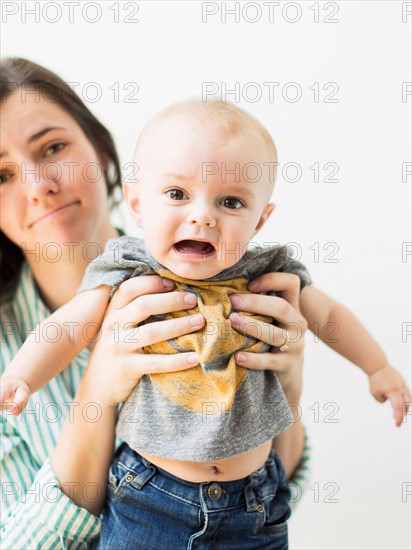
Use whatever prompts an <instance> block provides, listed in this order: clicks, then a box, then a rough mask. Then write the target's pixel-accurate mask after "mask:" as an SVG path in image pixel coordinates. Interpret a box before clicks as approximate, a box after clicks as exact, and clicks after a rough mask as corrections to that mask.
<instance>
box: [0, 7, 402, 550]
mask: <svg viewBox="0 0 412 550" xmlns="http://www.w3.org/2000/svg"><path fill="white" fill-rule="evenodd" d="M2 4H3V6H2V31H3V38H2V56H22V57H27V58H29V59H31V60H33V61H36V62H38V63H40V64H43V65H45V66H46V67H48V68H50V69H52V70H54V71H55V72H57V73H58V74H59V75H60V76H62V77H63V78H64V79H65V80H66V81H68V82H72V83H76V84H74V86H75V90H76V91H77V92H78V93H79V94H80V95H81V96H82V97H83V99H84V100H85V102H86V103H87V104H88V105H89V106H90V108H91V109H92V110H93V111H94V112H95V113H96V115H97V116H98V117H99V118H100V119H101V120H102V121H103V122H104V123H105V124H106V125H107V126H108V127H109V129H110V130H111V131H112V133H113V135H114V137H115V140H116V143H117V145H118V148H119V151H120V154H121V160H122V163H123V164H125V163H127V162H129V161H131V160H132V154H133V148H134V145H135V141H136V137H137V135H138V133H139V131H140V129H141V128H142V125H143V124H144V123H145V121H146V120H148V118H149V117H150V116H151V115H153V114H154V113H155V112H156V111H158V110H159V109H160V108H162V107H164V106H166V105H167V104H169V103H171V102H173V101H176V100H180V99H184V98H187V97H193V96H197V97H201V96H202V92H203V93H204V92H205V89H207V90H212V89H213V90H214V91H215V92H217V93H218V95H222V96H223V98H227V99H228V100H230V101H232V102H239V105H240V106H241V107H243V108H246V109H248V110H249V111H250V112H251V113H252V114H253V115H255V116H257V117H258V118H259V119H260V120H261V121H262V122H263V123H264V124H265V125H266V126H267V127H268V129H269V130H270V132H271V133H272V135H273V136H274V138H275V141H276V143H277V145H278V150H279V156H280V159H279V160H280V174H279V178H278V181H277V184H276V188H275V192H274V196H273V200H274V201H275V202H276V203H277V205H278V206H277V210H276V212H275V214H274V216H273V218H272V219H271V220H270V221H269V223H268V224H267V225H266V227H265V228H264V229H263V230H262V232H261V233H260V234H259V235H258V238H256V240H258V241H260V242H265V241H266V242H268V241H270V242H273V241H278V242H282V243H295V247H296V252H297V254H298V255H299V256H300V257H301V259H302V261H304V263H305V264H306V265H307V267H308V268H309V270H310V272H311V274H312V276H313V279H314V281H315V284H316V285H317V286H318V287H319V288H321V289H323V290H324V291H326V292H328V293H329V294H331V295H332V296H334V297H335V298H336V299H338V300H340V301H342V302H343V303H344V304H346V305H347V306H348V307H350V308H351V309H352V311H353V312H354V313H355V314H357V315H358V316H359V318H360V319H361V321H362V322H364V323H365V325H366V326H367V327H368V328H369V329H370V331H371V332H372V334H373V335H374V336H375V337H376V338H377V340H378V341H379V342H380V343H381V344H382V346H383V348H384V349H385V351H386V352H387V355H388V357H389V359H390V361H391V362H392V364H393V365H394V366H396V367H397V368H398V369H399V370H400V371H401V373H402V374H403V375H404V376H405V378H406V379H407V380H408V381H409V384H410V352H409V350H410V340H411V336H410V335H409V336H408V335H407V332H408V331H409V332H411V330H412V329H411V325H410V323H411V311H410V307H409V304H410V298H411V297H410V289H409V284H408V281H409V278H410V266H411V255H407V254H406V253H404V255H403V254H402V251H403V250H404V252H405V251H406V252H407V251H408V250H409V251H411V247H410V244H409V245H408V243H410V241H411V235H410V211H409V208H410V207H409V205H410V184H411V179H412V175H410V173H411V164H410V162H411V159H410V147H411V142H410V141H411V140H410V132H411V126H410V122H409V120H410V113H411V103H412V85H411V83H410V82H411V73H410V68H409V67H410V62H411V59H410V57H411V56H410V50H409V46H410V39H411V27H410V24H411V21H412V13H411V12H412V4H411V2H398V1H391V2H389V1H388V2H385V1H359V2H355V1H346V2H327V3H325V2H259V3H258V2H238V3H235V2H223V3H220V2H219V3H218V2H198V1H193V2H174V1H170V2H150V3H149V2H126V1H125V2H115V1H113V2H112V1H107V2H88V1H84V2H82V4H80V2H72V1H68V2H59V3H57V2H47V1H43V2H20V1H19V2H7V1H3V2H2ZM230 91H232V93H230ZM225 94H226V95H225ZM129 172H130V171H128V170H126V173H129ZM408 173H409V175H408ZM128 227H130V228H131V229H130V230H131V231H133V232H134V233H135V232H136V230H135V228H134V227H133V226H132V225H130V222H128ZM403 243H404V244H403ZM403 333H404V335H403ZM302 414H303V418H304V421H305V424H306V426H307V429H308V432H309V434H310V438H311V443H312V446H313V475H312V481H311V489H310V490H309V491H308V492H307V493H306V494H305V495H304V497H303V498H302V500H301V502H300V503H299V506H298V508H297V510H296V513H295V514H294V516H293V518H292V519H291V522H290V546H291V548H292V549H299V550H303V549H316V550H318V549H328V550H331V549H342V550H343V549H345V550H346V549H356V550H359V549H371V550H372V549H373V550H375V549H388V550H389V549H390V550H394V549H409V548H411V547H412V541H411V524H410V514H411V502H412V473H411V435H410V431H411V422H412V420H411V418H410V417H409V419H408V421H407V422H406V423H404V425H403V426H402V427H401V428H400V429H397V428H396V427H395V425H394V422H393V418H392V413H391V410H390V406H389V404H385V405H380V404H378V403H377V402H376V401H374V399H373V398H372V397H371V396H370V394H369V392H368V385H367V377H366V376H365V375H364V374H363V373H362V372H361V371H360V370H359V369H358V368H357V367H355V366H353V365H351V364H350V363H349V362H348V361H346V360H345V359H343V358H341V357H340V356H339V355H337V354H336V353H334V352H333V351H332V350H330V349H329V348H327V347H326V346H325V345H324V344H323V343H319V342H316V339H315V337H314V336H313V335H312V334H311V333H309V334H308V336H307V352H306V363H305V391H304V396H303V401H302Z"/></svg>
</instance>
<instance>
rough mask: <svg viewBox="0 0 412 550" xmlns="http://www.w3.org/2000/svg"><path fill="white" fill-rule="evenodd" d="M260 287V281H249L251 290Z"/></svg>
mask: <svg viewBox="0 0 412 550" xmlns="http://www.w3.org/2000/svg"><path fill="white" fill-rule="evenodd" d="M258 288H259V283H258V281H252V282H251V283H249V290H257V289H258Z"/></svg>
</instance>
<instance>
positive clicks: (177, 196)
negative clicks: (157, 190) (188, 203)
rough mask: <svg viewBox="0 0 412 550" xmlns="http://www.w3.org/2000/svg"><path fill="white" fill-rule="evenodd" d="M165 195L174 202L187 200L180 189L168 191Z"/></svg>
mask: <svg viewBox="0 0 412 550" xmlns="http://www.w3.org/2000/svg"><path fill="white" fill-rule="evenodd" d="M166 195H167V196H168V197H169V199H172V200H174V201H182V200H185V199H188V198H189V197H188V196H187V195H186V193H184V192H183V191H182V190H181V189H169V191H166Z"/></svg>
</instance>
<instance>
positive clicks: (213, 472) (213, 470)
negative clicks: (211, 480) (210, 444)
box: [211, 466, 220, 474]
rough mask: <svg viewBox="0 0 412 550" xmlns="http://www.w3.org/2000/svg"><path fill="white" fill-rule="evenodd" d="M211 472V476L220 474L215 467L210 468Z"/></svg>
mask: <svg viewBox="0 0 412 550" xmlns="http://www.w3.org/2000/svg"><path fill="white" fill-rule="evenodd" d="M211 470H212V474H220V472H219V468H217V466H212V467H211Z"/></svg>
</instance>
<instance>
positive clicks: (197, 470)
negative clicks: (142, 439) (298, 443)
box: [139, 440, 272, 483]
mask: <svg viewBox="0 0 412 550" xmlns="http://www.w3.org/2000/svg"><path fill="white" fill-rule="evenodd" d="M271 448H272V440H269V441H266V442H265V443H263V444H262V445H260V446H259V447H256V448H255V449H252V450H251V451H247V452H246V453H241V454H238V455H235V456H231V457H229V458H224V459H222V460H216V461H214V462H189V461H188V462H186V461H182V460H171V459H169V458H162V457H159V456H154V455H150V454H147V453H142V452H141V451H139V454H140V455H141V456H143V457H144V458H146V460H148V461H149V462H151V463H152V464H155V465H156V466H159V468H162V469H163V470H166V471H167V472H169V473H171V474H173V475H174V476H176V477H180V478H181V479H185V480H186V481H192V482H195V483H201V482H203V481H234V480H235V479H242V478H243V477H246V476H248V475H249V474H251V473H252V472H254V471H255V470H258V469H259V468H261V467H262V466H263V465H264V463H265V462H266V459H267V457H268V456H269V453H270V450H271Z"/></svg>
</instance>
